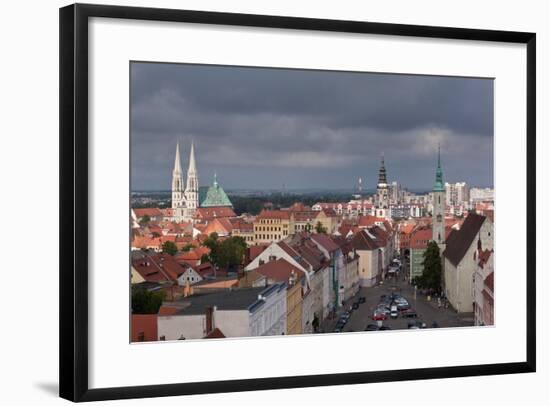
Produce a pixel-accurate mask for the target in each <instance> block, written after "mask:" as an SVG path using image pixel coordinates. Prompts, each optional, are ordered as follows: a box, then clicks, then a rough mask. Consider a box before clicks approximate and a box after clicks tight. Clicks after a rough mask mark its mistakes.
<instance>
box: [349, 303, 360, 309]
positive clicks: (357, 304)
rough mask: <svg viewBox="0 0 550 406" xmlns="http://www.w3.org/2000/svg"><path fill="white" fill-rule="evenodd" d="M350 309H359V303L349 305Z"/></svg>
mask: <svg viewBox="0 0 550 406" xmlns="http://www.w3.org/2000/svg"><path fill="white" fill-rule="evenodd" d="M351 308H352V309H353V310H357V309H359V302H355V303H354V304H353V305H351Z"/></svg>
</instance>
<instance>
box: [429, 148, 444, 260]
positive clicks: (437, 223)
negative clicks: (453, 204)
mask: <svg viewBox="0 0 550 406" xmlns="http://www.w3.org/2000/svg"><path fill="white" fill-rule="evenodd" d="M432 195H433V210H432V240H434V241H435V242H436V243H437V245H439V251H440V252H443V250H444V249H445V202H446V201H445V184H444V183H443V171H442V170H441V151H440V148H439V147H438V149H437V170H436V172H435V183H434V187H433V190H432Z"/></svg>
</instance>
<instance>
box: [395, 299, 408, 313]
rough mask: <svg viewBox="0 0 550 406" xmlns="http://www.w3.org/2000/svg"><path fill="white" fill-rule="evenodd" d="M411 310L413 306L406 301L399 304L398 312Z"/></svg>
mask: <svg viewBox="0 0 550 406" xmlns="http://www.w3.org/2000/svg"><path fill="white" fill-rule="evenodd" d="M410 308H411V306H410V305H409V303H408V302H406V301H405V302H398V303H397V310H399V311H405V310H409V309H410Z"/></svg>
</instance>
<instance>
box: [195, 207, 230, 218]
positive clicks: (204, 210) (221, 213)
mask: <svg viewBox="0 0 550 406" xmlns="http://www.w3.org/2000/svg"><path fill="white" fill-rule="evenodd" d="M225 217H237V215H236V214H235V212H234V211H233V209H232V208H231V207H199V208H198V209H197V210H196V212H195V218H197V219H199V220H212V219H215V218H225Z"/></svg>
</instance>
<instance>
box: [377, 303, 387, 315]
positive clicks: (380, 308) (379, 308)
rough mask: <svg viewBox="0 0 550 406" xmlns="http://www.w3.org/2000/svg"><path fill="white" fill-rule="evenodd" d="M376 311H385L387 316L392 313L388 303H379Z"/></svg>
mask: <svg viewBox="0 0 550 406" xmlns="http://www.w3.org/2000/svg"><path fill="white" fill-rule="evenodd" d="M375 312H378V313H384V314H385V315H386V316H388V315H389V314H390V308H389V307H388V306H386V305H383V304H382V305H378V307H377V308H376V310H375Z"/></svg>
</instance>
